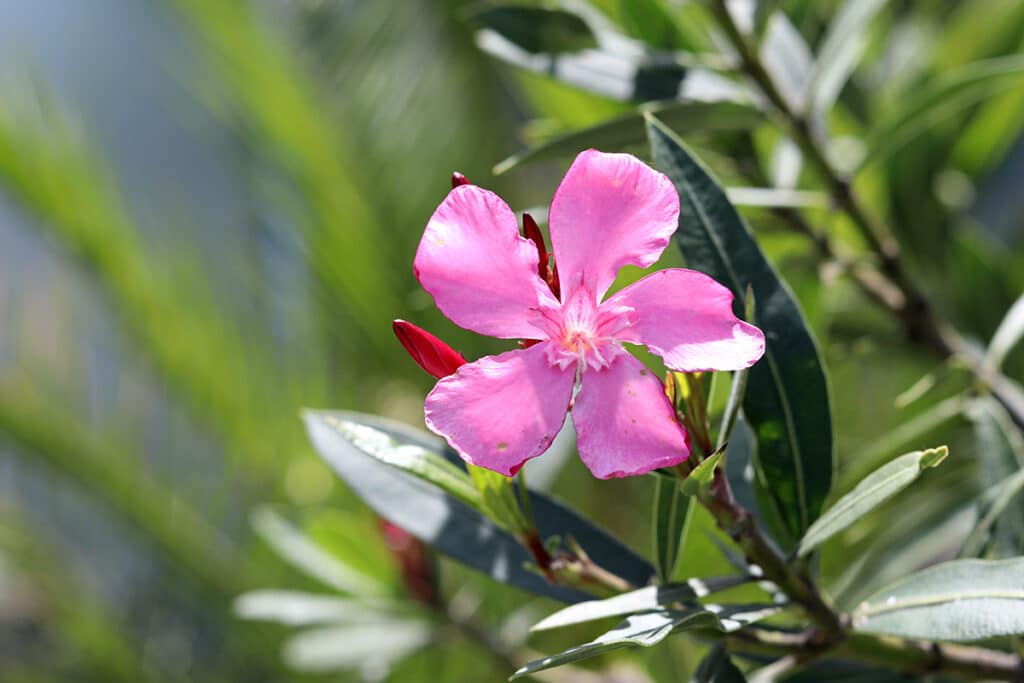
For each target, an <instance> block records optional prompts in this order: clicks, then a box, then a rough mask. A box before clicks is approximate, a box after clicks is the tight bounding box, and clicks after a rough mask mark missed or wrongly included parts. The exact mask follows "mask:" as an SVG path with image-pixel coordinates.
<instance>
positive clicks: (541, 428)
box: [425, 343, 573, 476]
mask: <svg viewBox="0 0 1024 683" xmlns="http://www.w3.org/2000/svg"><path fill="white" fill-rule="evenodd" d="M572 386H573V373H572V370H569V371H563V370H559V369H558V368H557V367H552V366H551V365H550V364H549V363H548V361H547V344H546V343H540V344H536V345H534V346H531V347H530V348H528V349H521V350H515V351H508V352H506V353H502V354H500V355H497V356H486V357H484V358H481V359H480V360H478V361H476V362H475V363H469V364H468V365H463V366H462V367H461V368H459V369H458V371H457V372H456V373H455V374H454V375H451V376H449V377H445V378H444V379H442V380H441V381H440V382H438V383H437V386H436V387H434V390H433V391H431V392H430V395H428V396H427V403H426V407H425V412H426V422H427V427H428V428H429V429H430V431H432V432H434V433H435V434H438V435H439V436H443V437H444V438H445V439H447V440H448V443H450V444H451V445H452V448H454V449H455V450H456V451H457V452H458V453H459V455H461V456H462V459H463V460H465V461H466V462H468V463H471V464H473V465H479V466H480V467H486V468H487V469H490V470H494V471H495V472H500V473H501V474H504V475H506V476H512V475H513V474H515V473H516V471H518V470H519V468H520V467H521V466H522V464H523V463H524V462H526V461H527V460H529V459H530V458H534V457H537V456H538V455H540V454H541V453H543V452H544V451H546V450H547V449H548V446H550V445H551V441H552V440H553V439H554V438H555V435H556V434H558V431H559V430H560V429H561V428H562V423H563V422H565V412H566V408H567V407H568V405H569V399H570V398H571V397H572Z"/></svg>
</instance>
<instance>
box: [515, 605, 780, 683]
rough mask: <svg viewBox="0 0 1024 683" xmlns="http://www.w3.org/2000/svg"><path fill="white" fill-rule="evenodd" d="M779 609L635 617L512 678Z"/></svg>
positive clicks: (737, 623)
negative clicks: (675, 633) (676, 632)
mask: <svg viewBox="0 0 1024 683" xmlns="http://www.w3.org/2000/svg"><path fill="white" fill-rule="evenodd" d="M778 609H779V608H778V607H748V606H729V607H716V608H715V611H711V610H709V609H706V608H704V607H690V608H687V609H669V610H662V611H659V612H645V613H642V614H633V615H630V616H629V617H627V618H626V620H625V621H624V622H622V623H621V624H619V625H618V626H616V627H615V628H613V629H612V630H611V631H608V632H607V633H605V634H603V635H600V636H598V637H597V638H595V639H594V640H592V641H591V642H589V643H585V644H583V645H578V646H577V647H573V648H570V649H568V650H566V651H565V652H561V653H559V654H556V655H551V656H548V657H543V658H541V659H536V660H534V661H532V662H529V663H527V664H526V665H525V666H523V667H522V668H520V669H519V670H518V671H516V672H515V674H514V675H513V676H512V678H513V679H514V678H519V677H521V676H528V675H530V674H533V673H536V672H538V671H543V670H545V669H551V668H554V667H556V666H562V665H563V664H570V663H572V662H578V661H580V660H582V659H589V658H591V657H596V656H597V655H602V654H604V653H606V652H610V651H612V650H617V649H619V648H623V647H632V646H637V645H639V646H641V647H651V646H652V645H657V644H658V643H660V642H661V641H663V640H664V639H665V638H667V637H668V636H669V635H671V634H672V633H673V632H675V631H682V630H686V629H692V628H715V629H718V630H721V631H726V632H728V631H734V630H736V629H738V628H741V627H743V626H745V625H747V624H749V623H752V622H754V621H757V620H759V619H763V618H765V617H767V616H770V615H771V614H774V613H776V612H778Z"/></svg>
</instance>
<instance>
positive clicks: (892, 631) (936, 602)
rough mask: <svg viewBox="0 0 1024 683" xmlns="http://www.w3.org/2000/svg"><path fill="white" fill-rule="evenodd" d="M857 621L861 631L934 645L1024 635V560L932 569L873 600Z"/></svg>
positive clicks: (949, 564) (858, 613)
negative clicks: (917, 639) (925, 640)
mask: <svg viewBox="0 0 1024 683" xmlns="http://www.w3.org/2000/svg"><path fill="white" fill-rule="evenodd" d="M853 619H854V622H853V623H854V628H856V629H857V630H859V631H867V632H871V633H883V634H887V635H894V636H903V637H907V638H925V639H928V640H954V641H965V640H980V639H982V638H991V637H994V636H1005V635H1014V634H1021V633H1024V558H1016V559H1012V560H992V561H989V560H953V561H952V562H946V563H944V564H940V565H936V566H934V567H930V568H928V569H925V570H924V571H920V572H917V573H916V574H911V575H910V576H907V577H906V578H904V579H902V580H900V581H897V582H896V583H894V584H892V585H890V586H889V587H887V588H885V589H883V590H880V591H878V592H877V593H875V594H874V595H872V596H871V597H869V598H868V599H867V600H865V601H864V602H862V603H861V604H860V605H858V606H857V609H856V610H854V613H853Z"/></svg>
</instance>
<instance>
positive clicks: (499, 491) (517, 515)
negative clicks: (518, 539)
mask: <svg viewBox="0 0 1024 683" xmlns="http://www.w3.org/2000/svg"><path fill="white" fill-rule="evenodd" d="M437 457H441V459H442V460H444V458H443V457H442V456H437ZM444 462H445V464H446V465H450V463H448V461H447V460H445V461H444ZM450 466H451V467H454V465H450ZM466 468H467V470H468V471H469V476H470V478H471V479H472V481H473V484H474V485H475V486H476V489H477V491H479V492H480V500H481V509H482V510H483V511H484V512H486V513H487V516H488V517H490V518H491V519H492V520H494V521H495V522H497V523H498V525H499V526H500V527H501V528H502V529H505V530H506V531H510V532H512V533H513V534H515V533H518V532H520V531H525V530H527V529H528V528H529V524H528V522H527V521H526V518H525V517H524V516H523V512H522V510H520V509H519V501H518V500H516V491H515V487H514V486H513V484H512V480H511V479H510V478H509V477H506V476H505V475H503V474H500V473H498V472H494V471H493V470H488V469H485V468H483V467H474V466H473V465H467V466H466ZM456 469H457V468H456Z"/></svg>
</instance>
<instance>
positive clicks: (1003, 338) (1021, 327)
mask: <svg viewBox="0 0 1024 683" xmlns="http://www.w3.org/2000/svg"><path fill="white" fill-rule="evenodd" d="M1021 338H1024V294H1022V295H1021V296H1020V298H1018V299H1017V300H1016V301H1015V302H1013V305H1012V306H1010V310H1008V311H1007V312H1006V316H1005V317H1004V318H1003V321H1002V322H1001V323H999V327H997V328H996V331H995V334H993V335H992V341H991V342H989V345H988V352H987V353H986V354H985V361H986V362H987V363H988V364H989V365H991V366H992V367H993V368H997V369H998V368H999V367H1000V366H1001V365H1002V364H1003V360H1004V359H1005V358H1006V354H1008V353H1009V352H1010V351H1011V350H1012V349H1013V347H1014V346H1016V345H1017V343H1018V342H1020V340H1021Z"/></svg>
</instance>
